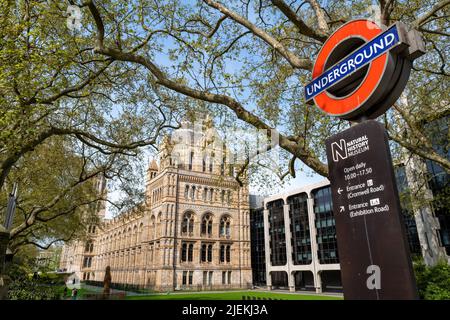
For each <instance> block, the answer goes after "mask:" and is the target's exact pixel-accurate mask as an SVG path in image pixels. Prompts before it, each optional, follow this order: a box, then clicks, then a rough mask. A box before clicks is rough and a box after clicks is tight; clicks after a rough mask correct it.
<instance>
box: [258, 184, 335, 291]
mask: <svg viewBox="0 0 450 320" xmlns="http://www.w3.org/2000/svg"><path fill="white" fill-rule="evenodd" d="M263 217H264V227H265V229H264V231H265V252H268V253H269V254H267V255H266V283H267V286H268V287H269V288H270V289H277V288H278V289H289V290H291V291H294V290H311V291H316V292H322V291H341V290H342V286H341V280H340V271H339V270H340V267H339V257H338V253H337V243H336V229H335V223H334V218H333V211H332V202H331V190H330V187H329V182H328V181H327V180H326V181H323V182H321V183H318V184H315V185H310V186H306V187H303V188H299V189H296V190H294V191H291V192H289V193H285V194H279V195H274V196H271V197H268V198H266V199H265V200H264V210H263ZM253 272H255V270H253Z"/></svg>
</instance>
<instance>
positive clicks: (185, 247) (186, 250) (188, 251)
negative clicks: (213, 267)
mask: <svg viewBox="0 0 450 320" xmlns="http://www.w3.org/2000/svg"><path fill="white" fill-rule="evenodd" d="M193 256H194V244H193V243H188V242H183V244H182V245H181V261H182V262H186V261H189V262H192V260H193Z"/></svg>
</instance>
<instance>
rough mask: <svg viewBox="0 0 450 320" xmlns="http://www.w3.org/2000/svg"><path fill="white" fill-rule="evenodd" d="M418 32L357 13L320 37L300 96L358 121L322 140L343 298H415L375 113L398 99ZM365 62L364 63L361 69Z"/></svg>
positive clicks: (416, 52) (421, 49) (417, 51)
mask: <svg viewBox="0 0 450 320" xmlns="http://www.w3.org/2000/svg"><path fill="white" fill-rule="evenodd" d="M424 53H425V46H424V43H423V41H422V38H421V35H420V33H419V32H417V31H416V30H408V28H407V27H406V26H405V25H404V24H402V23H400V22H398V23H396V24H394V25H392V26H390V27H389V28H388V27H386V26H381V25H377V24H376V23H375V22H373V21H369V20H365V19H358V20H353V21H349V22H347V23H346V24H344V25H343V26H341V27H340V28H338V29H337V30H336V31H335V32H334V33H333V34H332V35H331V36H330V37H329V38H328V39H327V41H325V43H324V44H323V46H322V48H321V50H320V52H319V54H318V56H317V59H316V61H315V63H314V68H313V72H312V75H313V79H312V81H311V82H310V83H308V84H307V85H306V86H305V100H306V101H307V102H308V101H310V102H312V101H314V103H315V105H316V106H317V107H318V108H319V109H320V110H322V111H323V112H325V113H326V114H327V115H330V116H332V117H338V118H340V119H345V120H350V121H352V122H353V124H355V123H359V124H357V125H354V126H352V127H350V128H349V129H347V130H345V131H343V132H340V133H338V134H336V135H334V136H332V137H330V138H328V139H327V140H326V149H327V158H328V168H329V179H330V181H331V191H332V199H333V214H334V218H335V221H336V237H337V244H338V252H339V261H340V265H341V275H342V285H343V287H344V297H345V299H367V300H381V299H417V298H418V294H417V288H416V283H415V278H414V273H413V269H412V262H411V257H410V252H409V246H408V242H407V239H406V233H405V230H404V229H405V227H404V224H403V217H402V213H401V209H400V203H399V198H398V191H397V186H396V183H395V175H394V169H393V166H392V159H391V153H390V150H389V144H388V137H387V133H386V130H385V129H384V127H383V125H382V124H381V123H379V122H377V121H375V120H370V119H375V118H377V117H378V116H380V115H382V114H383V113H384V112H386V111H387V110H388V109H389V108H390V107H391V106H392V105H393V104H394V103H395V101H396V100H397V99H398V97H399V96H400V94H401V93H402V91H403V89H404V88H405V86H406V83H407V81H408V78H409V74H410V71H411V66H412V61H413V60H414V59H416V58H417V57H419V56H421V55H422V54H424ZM364 68H365V69H364Z"/></svg>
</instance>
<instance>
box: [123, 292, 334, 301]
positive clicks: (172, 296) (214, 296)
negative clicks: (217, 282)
mask: <svg viewBox="0 0 450 320" xmlns="http://www.w3.org/2000/svg"><path fill="white" fill-rule="evenodd" d="M242 296H250V297H259V298H271V299H277V300H278V299H281V300H342V298H340V297H331V296H320V295H307V294H287V293H286V294H284V293H272V292H257V291H240V292H220V293H217V292H214V293H208V292H202V293H180V294H179V293H169V294H166V293H163V294H151V295H142V296H127V298H126V299H127V300H242Z"/></svg>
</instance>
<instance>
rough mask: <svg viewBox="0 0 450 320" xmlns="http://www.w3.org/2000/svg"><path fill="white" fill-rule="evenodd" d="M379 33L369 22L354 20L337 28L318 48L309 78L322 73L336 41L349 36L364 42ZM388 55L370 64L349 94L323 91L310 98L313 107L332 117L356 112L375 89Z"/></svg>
mask: <svg viewBox="0 0 450 320" xmlns="http://www.w3.org/2000/svg"><path fill="white" fill-rule="evenodd" d="M382 32H383V30H382V29H381V28H380V27H379V26H378V25H377V24H375V23H374V22H372V21H369V20H354V21H351V22H349V23H347V24H345V25H343V26H342V27H340V28H339V29H338V30H336V31H335V32H334V33H333V34H332V35H331V36H330V37H329V38H328V40H327V41H326V42H325V44H324V45H323V47H322V48H321V49H320V52H319V55H318V57H317V59H316V62H315V64H314V68H313V79H315V78H317V77H318V76H319V75H321V74H322V73H323V72H324V71H325V70H324V68H325V63H326V61H327V58H328V57H329V56H330V55H331V53H332V52H333V50H334V49H335V48H336V47H337V46H338V44H339V43H340V42H342V41H344V40H346V39H348V38H353V37H358V38H362V39H364V40H365V41H366V42H368V41H370V40H372V39H373V38H375V37H376V36H377V35H379V34H380V33H382ZM388 54H389V53H388V52H386V53H383V54H382V55H380V56H379V57H377V58H376V59H374V60H372V61H371V63H370V65H369V70H368V71H367V75H366V77H365V78H364V80H363V81H362V83H361V84H360V85H359V86H358V88H357V89H356V90H355V91H353V92H352V93H351V94H349V95H347V96H345V97H342V98H340V97H336V96H334V95H332V94H330V93H329V92H327V91H326V90H325V91H323V92H321V93H319V94H318V95H317V96H315V97H314V102H315V104H316V105H317V106H318V107H319V108H320V109H322V110H323V111H324V112H326V113H328V114H329V115H332V116H342V115H346V114H349V113H351V112H353V111H354V110H356V109H358V108H359V107H360V106H361V105H362V104H363V103H364V101H366V100H367V99H369V98H370V96H371V95H372V94H373V93H374V92H375V90H376V89H377V87H378V84H379V81H380V80H381V78H382V76H383V74H384V71H385V67H386V65H387V63H388Z"/></svg>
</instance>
